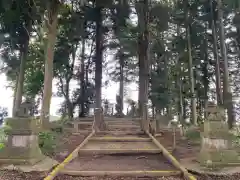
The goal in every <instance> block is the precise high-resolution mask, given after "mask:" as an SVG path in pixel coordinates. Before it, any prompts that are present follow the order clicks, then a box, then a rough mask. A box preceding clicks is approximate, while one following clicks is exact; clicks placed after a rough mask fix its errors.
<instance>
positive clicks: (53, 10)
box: [40, 2, 59, 128]
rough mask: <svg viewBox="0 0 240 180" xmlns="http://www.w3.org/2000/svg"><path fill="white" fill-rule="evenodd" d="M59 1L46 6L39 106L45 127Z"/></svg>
mask: <svg viewBox="0 0 240 180" xmlns="http://www.w3.org/2000/svg"><path fill="white" fill-rule="evenodd" d="M58 3H59V2H53V3H49V7H48V20H46V25H47V29H48V34H47V47H46V50H45V71H44V89H43V99H42V107H41V115H40V119H41V123H42V126H43V127H44V128H45V127H46V128H47V127H48V123H49V116H50V105H51V97H52V80H53V59H54V47H55V42H56V36H57V25H58V18H57V16H58V10H59V4H58Z"/></svg>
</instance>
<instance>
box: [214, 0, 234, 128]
mask: <svg viewBox="0 0 240 180" xmlns="http://www.w3.org/2000/svg"><path fill="white" fill-rule="evenodd" d="M217 3H218V19H219V28H220V45H221V54H222V57H223V61H224V68H223V69H224V71H223V97H224V98H223V99H224V101H223V103H224V106H225V107H226V109H227V114H228V126H229V128H230V129H232V128H233V124H234V122H235V115H234V107H233V101H232V92H231V88H230V84H229V69H228V58H227V50H226V45H225V39H226V38H225V32H224V25H223V10H222V8H223V5H222V0H218V1H217Z"/></svg>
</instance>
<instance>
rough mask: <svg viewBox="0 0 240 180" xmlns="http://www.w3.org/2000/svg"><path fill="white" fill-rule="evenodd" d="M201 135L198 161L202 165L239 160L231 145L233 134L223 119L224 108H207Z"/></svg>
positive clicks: (221, 164) (212, 166) (226, 163)
mask: <svg viewBox="0 0 240 180" xmlns="http://www.w3.org/2000/svg"><path fill="white" fill-rule="evenodd" d="M209 109H210V111H209V112H208V114H209V115H208V119H207V120H205V122H204V125H203V128H202V132H201V136H202V142H201V143H202V144H201V145H202V146H201V151H200V154H199V162H200V164H201V165H202V166H205V167H209V168H217V167H223V166H227V165H230V164H231V163H237V162H239V158H238V153H237V152H236V150H235V149H234V147H233V143H232V142H233V136H232V135H231V133H230V132H229V130H228V124H227V122H225V121H224V110H223V109H220V108H218V107H215V108H213V107H211V108H209Z"/></svg>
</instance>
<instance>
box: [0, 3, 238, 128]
mask: <svg viewBox="0 0 240 180" xmlns="http://www.w3.org/2000/svg"><path fill="white" fill-rule="evenodd" d="M239 33H240V2H239V1H238V0H201V1H198V0H173V1H169V0H161V1H160V0H129V1H128V0H105V1H102V0H101V1H100V0H79V1H75V0H68V1H67V0H65V1H64V0H1V4H0V43H1V61H3V66H2V67H1V73H4V74H5V75H6V76H7V79H8V83H9V85H10V86H11V87H12V89H13V91H14V102H13V104H14V107H13V112H12V114H13V116H16V114H17V111H18V109H19V107H20V105H21V103H22V102H23V101H27V102H31V103H32V104H34V108H35V113H38V111H37V110H38V109H41V110H40V114H41V119H42V120H43V122H44V121H47V120H48V116H49V109H50V102H51V97H52V96H53V95H54V96H58V97H63V98H64V103H63V104H62V107H61V108H60V109H59V111H60V112H61V113H62V114H63V115H65V116H68V117H69V118H72V117H73V116H74V114H75V113H77V114H78V116H79V117H84V116H87V115H88V113H89V109H90V107H91V106H92V105H94V107H98V108H99V107H102V106H103V107H104V108H105V109H107V108H108V107H109V106H108V101H107V100H103V98H102V97H101V94H102V93H101V92H102V87H103V86H104V85H105V84H106V83H105V82H103V81H102V76H103V75H102V74H103V73H106V74H107V75H108V76H109V78H110V79H111V80H112V81H115V82H117V83H119V93H118V95H117V97H116V107H115V108H116V114H117V115H118V116H123V115H124V114H123V105H124V92H125V88H126V86H127V85H128V84H129V83H131V82H136V83H137V84H138V85H139V92H138V93H139V95H138V97H139V98H138V102H134V101H133V100H131V99H129V100H127V102H128V103H129V104H130V107H131V109H129V111H128V112H129V113H130V112H133V111H134V109H135V110H136V109H137V114H138V115H139V116H143V117H144V118H146V117H145V116H147V113H146V112H147V111H149V114H150V115H151V116H155V115H156V114H162V115H165V114H166V115H171V116H177V117H178V120H179V121H180V122H182V123H183V122H184V121H185V120H186V119H190V121H191V123H192V124H197V122H198V121H201V120H202V119H204V117H206V111H205V110H206V105H207V103H208V101H215V102H216V103H217V105H218V106H221V107H224V109H226V112H227V117H228V123H229V127H230V128H231V127H232V126H233V124H234V122H235V121H236V119H237V117H238V114H239V113H240V109H239V108H240V106H239V104H238V101H237V100H238V99H239V93H240V84H239V81H240V67H239V66H240V50H239V48H240V34H239ZM105 57H111V58H110V59H111V60H108V61H106V59H109V58H105ZM104 71H106V72H104ZM53 79H56V80H57V88H58V92H57V94H52V81H53ZM72 82H75V84H77V85H75V86H71V84H72ZM107 112H108V111H107Z"/></svg>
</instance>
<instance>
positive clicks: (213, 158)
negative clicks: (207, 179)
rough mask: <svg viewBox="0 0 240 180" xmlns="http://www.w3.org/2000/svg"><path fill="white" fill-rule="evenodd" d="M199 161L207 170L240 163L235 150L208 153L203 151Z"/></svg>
mask: <svg viewBox="0 0 240 180" xmlns="http://www.w3.org/2000/svg"><path fill="white" fill-rule="evenodd" d="M198 161H199V162H200V165H201V166H204V167H207V168H221V167H225V166H228V165H230V164H235V163H240V159H239V156H238V153H237V152H236V151H234V150H227V149H226V150H218V151H207V150H204V149H202V150H201V152H200V154H199V157H198Z"/></svg>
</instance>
